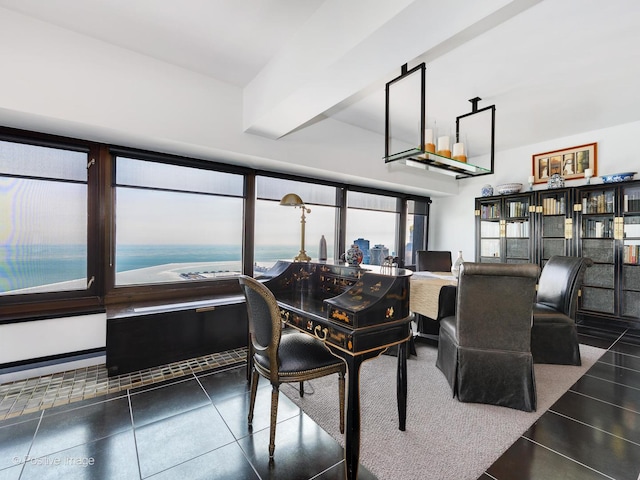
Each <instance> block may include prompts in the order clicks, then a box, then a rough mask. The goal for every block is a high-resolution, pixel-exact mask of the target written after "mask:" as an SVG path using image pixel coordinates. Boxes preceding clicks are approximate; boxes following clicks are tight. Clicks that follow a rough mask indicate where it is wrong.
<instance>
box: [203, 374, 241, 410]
mask: <svg viewBox="0 0 640 480" xmlns="http://www.w3.org/2000/svg"><path fill="white" fill-rule="evenodd" d="M198 381H199V382H200V384H201V385H202V388H204V390H205V391H206V392H207V395H209V398H210V399H211V401H212V402H213V403H217V402H220V401H222V400H225V399H227V398H231V397H236V396H238V395H243V394H246V393H247V392H249V390H250V389H251V385H250V384H249V382H248V381H247V380H246V369H245V368H232V369H228V370H224V371H221V372H215V373H207V374H200V375H198Z"/></svg>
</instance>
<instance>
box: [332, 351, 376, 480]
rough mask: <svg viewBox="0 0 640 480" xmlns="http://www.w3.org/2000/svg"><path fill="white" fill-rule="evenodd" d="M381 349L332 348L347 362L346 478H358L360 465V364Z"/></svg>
mask: <svg viewBox="0 0 640 480" xmlns="http://www.w3.org/2000/svg"><path fill="white" fill-rule="evenodd" d="M327 346H329V345H327ZM329 347H330V346H329ZM332 350H333V349H332ZM383 351H384V349H382V350H378V351H375V352H368V353H366V354H364V355H349V354H345V353H344V352H341V351H339V350H333V352H334V353H335V354H336V355H337V356H339V357H340V358H342V359H343V360H344V361H345V363H346V364H347V406H346V408H347V415H346V420H345V430H344V460H345V467H344V471H345V478H346V479H347V480H356V479H357V478H358V466H359V465H360V366H361V365H362V362H364V361H365V360H368V359H370V358H375V357H378V356H379V355H380V354H381V353H382V352H383Z"/></svg>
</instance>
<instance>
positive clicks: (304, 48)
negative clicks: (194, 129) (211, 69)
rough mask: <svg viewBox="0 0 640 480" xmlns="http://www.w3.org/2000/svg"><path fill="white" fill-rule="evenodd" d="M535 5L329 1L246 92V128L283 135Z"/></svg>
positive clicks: (500, 0) (522, 1) (521, 0)
mask: <svg viewBox="0 0 640 480" xmlns="http://www.w3.org/2000/svg"><path fill="white" fill-rule="evenodd" d="M540 1H541V0H513V1H510V0H485V1H483V2H477V1H476V0H450V1H447V2H442V1H440V0H426V1H425V0H394V1H393V2H389V1H388V0H350V1H349V2H344V0H327V1H326V2H325V3H323V4H322V5H321V7H320V8H319V9H318V10H317V11H316V12H315V13H314V15H313V16H312V17H311V18H310V19H309V20H308V21H307V22H306V23H305V24H304V25H301V27H300V30H299V31H298V34H297V35H296V36H295V38H293V39H292V40H291V41H290V42H288V44H287V46H286V47H285V48H284V49H283V50H281V51H280V52H279V53H278V54H277V55H276V56H275V57H274V58H273V59H272V60H271V61H270V62H269V63H268V64H267V65H266V66H265V67H264V68H263V69H262V70H261V71H260V73H259V74H258V75H257V76H256V77H255V78H254V79H253V80H252V81H251V82H250V83H249V84H248V85H247V86H246V87H245V89H244V91H243V129H244V131H245V132H248V133H253V134H257V135H261V136H265V137H268V138H272V139H277V138H280V137H282V136H284V135H286V134H288V133H290V132H292V131H293V130H295V129H297V128H299V127H300V126H302V125H304V124H306V123H308V122H309V121H311V120H313V119H314V118H316V117H318V116H319V115H322V114H323V113H324V112H326V111H327V110H330V109H331V108H333V107H335V106H336V105H338V104H339V103H340V102H342V101H344V100H346V99H348V98H349V97H351V96H353V95H355V94H357V92H359V91H361V90H363V89H365V88H367V87H368V86H370V85H371V84H373V83H376V82H379V81H380V80H381V79H384V80H385V81H388V80H389V79H391V78H393V77H395V76H397V75H398V73H399V69H400V66H401V65H403V64H405V63H408V62H410V61H411V60H413V59H416V58H418V57H420V56H424V55H425V52H426V53H427V54H428V53H429V52H431V51H433V52H434V53H435V52H438V51H439V50H442V46H443V45H447V44H448V47H447V48H448V49H450V48H452V46H451V41H452V40H454V43H455V40H456V39H457V40H458V41H460V42H465V41H469V40H470V39H471V38H474V37H475V36H477V35H480V34H482V33H483V32H485V31H487V30H488V29H490V28H493V27H494V26H495V25H496V24H499V23H502V22H504V21H505V20H507V19H509V18H512V17H513V16H515V15H517V14H518V13H520V12H521V11H523V10H525V9H527V8H529V7H530V6H532V5H533V4H535V3H539V2H540ZM488 19H490V20H491V21H488ZM327 25H331V26H332V28H330V29H327ZM460 32H468V33H467V34H466V35H460Z"/></svg>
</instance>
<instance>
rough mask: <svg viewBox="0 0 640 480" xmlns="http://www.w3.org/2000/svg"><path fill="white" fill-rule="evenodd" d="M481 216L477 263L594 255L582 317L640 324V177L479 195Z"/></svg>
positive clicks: (583, 291) (540, 262)
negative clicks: (487, 195)
mask: <svg viewBox="0 0 640 480" xmlns="http://www.w3.org/2000/svg"><path fill="white" fill-rule="evenodd" d="M527 203H528V213H527ZM475 215H476V261H479V262H495V263H497V262H505V263H521V262H525V261H528V262H532V263H537V264H538V265H540V267H541V268H542V267H544V264H545V263H546V261H547V260H548V259H549V258H550V257H552V256H553V255H578V256H584V257H588V258H590V259H591V260H593V262H594V264H593V266H592V267H590V268H588V269H587V270H586V273H585V277H584V282H583V285H582V289H581V294H580V295H581V296H580V299H579V302H578V320H579V321H582V322H591V321H598V322H602V321H604V322H614V323H615V324H618V325H625V326H631V327H634V328H637V327H640V180H639V181H627V182H620V183H607V184H604V183H601V184H593V185H581V186H578V187H567V188H560V189H546V190H536V191H534V192H527V193H517V194H512V195H504V196H492V197H479V198H476V199H475ZM526 252H528V256H527V254H526Z"/></svg>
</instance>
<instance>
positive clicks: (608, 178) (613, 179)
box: [600, 172, 636, 183]
mask: <svg viewBox="0 0 640 480" xmlns="http://www.w3.org/2000/svg"><path fill="white" fill-rule="evenodd" d="M635 174H636V172H625V173H613V174H611V175H602V176H601V177H600V178H602V183H617V182H628V181H629V180H633V176H634V175H635Z"/></svg>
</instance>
